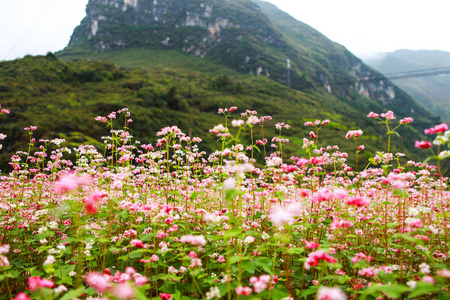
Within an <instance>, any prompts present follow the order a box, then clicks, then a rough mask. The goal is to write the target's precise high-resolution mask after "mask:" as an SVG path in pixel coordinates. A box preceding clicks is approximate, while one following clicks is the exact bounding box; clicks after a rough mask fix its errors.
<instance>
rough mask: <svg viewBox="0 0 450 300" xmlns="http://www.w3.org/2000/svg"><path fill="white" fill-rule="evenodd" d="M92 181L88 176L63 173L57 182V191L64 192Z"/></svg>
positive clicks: (58, 192)
mask: <svg viewBox="0 0 450 300" xmlns="http://www.w3.org/2000/svg"><path fill="white" fill-rule="evenodd" d="M89 182H90V178H89V177H88V176H76V174H75V173H69V174H66V175H63V176H61V177H60V178H59V180H58V181H57V182H56V184H55V193H57V194H63V193H67V192H70V191H72V190H75V189H77V188H78V187H79V186H81V185H86V184H88V183H89Z"/></svg>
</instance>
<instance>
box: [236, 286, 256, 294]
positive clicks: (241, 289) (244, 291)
mask: <svg viewBox="0 0 450 300" xmlns="http://www.w3.org/2000/svg"><path fill="white" fill-rule="evenodd" d="M234 290H235V291H236V294H238V295H244V296H248V295H250V294H251V293H252V291H253V290H252V288H251V287H248V286H238V287H237V288H235V289H234Z"/></svg>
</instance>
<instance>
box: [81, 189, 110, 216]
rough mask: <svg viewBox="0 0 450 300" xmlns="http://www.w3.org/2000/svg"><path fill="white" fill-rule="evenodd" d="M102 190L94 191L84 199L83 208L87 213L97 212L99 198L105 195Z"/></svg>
mask: <svg viewBox="0 0 450 300" xmlns="http://www.w3.org/2000/svg"><path fill="white" fill-rule="evenodd" d="M107 195H108V194H106V192H104V191H94V192H92V193H91V194H89V196H88V197H87V198H86V199H85V200H84V202H85V204H86V205H85V210H86V212H87V213H89V214H95V213H97V212H98V206H99V202H100V199H101V198H103V197H105V196H107Z"/></svg>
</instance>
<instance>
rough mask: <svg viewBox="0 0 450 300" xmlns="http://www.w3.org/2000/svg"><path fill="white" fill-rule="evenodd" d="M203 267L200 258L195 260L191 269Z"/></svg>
mask: <svg viewBox="0 0 450 300" xmlns="http://www.w3.org/2000/svg"><path fill="white" fill-rule="evenodd" d="M201 266H202V261H201V260H200V259H199V258H193V259H192V261H191V265H190V266H189V268H195V267H201Z"/></svg>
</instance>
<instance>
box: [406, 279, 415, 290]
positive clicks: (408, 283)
mask: <svg viewBox="0 0 450 300" xmlns="http://www.w3.org/2000/svg"><path fill="white" fill-rule="evenodd" d="M406 285H407V286H409V287H410V288H411V289H414V288H415V287H416V285H417V281H408V282H407V283H406Z"/></svg>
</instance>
